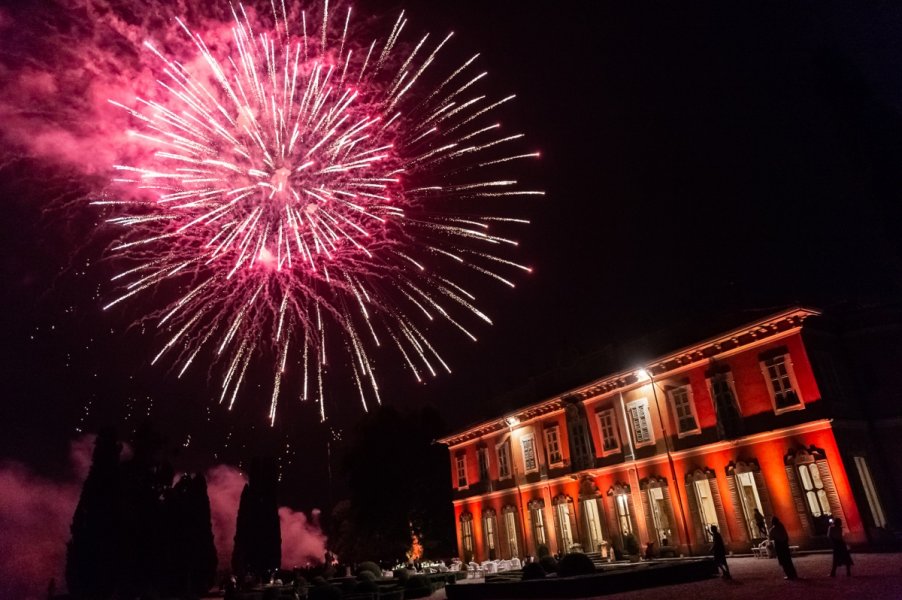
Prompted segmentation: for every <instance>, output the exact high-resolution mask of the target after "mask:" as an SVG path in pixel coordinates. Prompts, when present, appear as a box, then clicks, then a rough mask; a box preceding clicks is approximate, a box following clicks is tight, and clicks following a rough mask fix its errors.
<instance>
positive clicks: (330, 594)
mask: <svg viewBox="0 0 902 600" xmlns="http://www.w3.org/2000/svg"><path fill="white" fill-rule="evenodd" d="M307 597H308V598H309V599H310V600H341V588H340V587H338V586H337V585H333V584H331V583H324V584H322V585H318V586H316V587H314V588H311V589H310V593H309V594H308V596H307Z"/></svg>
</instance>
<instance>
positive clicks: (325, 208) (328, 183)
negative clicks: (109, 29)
mask: <svg viewBox="0 0 902 600" xmlns="http://www.w3.org/2000/svg"><path fill="white" fill-rule="evenodd" d="M317 12H318V13H319V14H318V16H317V18H316V19H315V20H314V18H313V17H312V16H311V15H310V14H309V13H307V12H305V11H301V10H299V9H293V10H291V11H287V10H286V8H285V6H284V4H282V5H280V6H278V7H276V6H275V5H274V6H273V7H272V15H271V17H270V20H269V22H268V24H265V23H264V21H265V19H263V18H262V17H256V16H255V15H254V14H253V13H252V12H251V11H248V10H246V9H245V8H244V7H243V6H239V7H237V8H235V9H234V10H233V17H234V25H233V27H232V30H231V38H230V39H217V41H216V43H215V44H213V43H210V44H209V45H208V44H207V43H206V42H205V40H204V36H203V35H201V34H199V33H197V32H194V31H192V30H190V29H189V28H188V27H187V26H186V25H185V24H184V23H183V22H182V21H181V20H177V22H178V24H179V26H180V27H181V29H182V31H183V33H184V36H186V37H187V38H188V39H190V41H191V42H193V44H194V48H195V51H196V56H194V57H192V58H191V59H190V60H189V61H186V62H179V61H177V60H175V59H173V58H171V57H168V56H167V53H166V52H165V51H164V50H163V49H161V47H159V46H157V45H156V44H154V43H153V42H149V41H148V42H145V44H144V45H145V47H146V50H147V51H148V52H149V53H151V54H152V55H153V56H152V60H153V62H154V63H155V65H156V68H157V69H158V77H157V79H158V84H159V88H158V89H157V90H155V92H154V94H153V97H152V98H137V99H136V100H135V101H134V102H125V101H120V100H111V102H112V103H113V104H115V105H117V106H119V107H121V108H122V109H123V110H126V111H128V113H130V115H131V118H132V119H133V121H134V126H135V129H134V130H133V131H132V132H131V135H132V136H133V138H134V139H135V142H136V143H140V144H144V145H146V146H148V147H149V148H151V150H152V151H151V152H150V154H149V156H148V158H147V159H146V160H142V161H139V162H138V163H137V164H128V165H116V167H115V168H116V170H117V172H118V174H119V175H118V177H117V179H116V180H115V181H116V182H117V184H121V185H124V186H132V187H136V188H139V189H140V191H137V190H135V191H133V192H131V193H127V192H126V191H124V190H123V192H122V194H121V196H122V197H125V198H129V199H126V200H112V201H107V200H104V201H101V202H97V204H107V205H115V206H116V207H117V208H118V209H119V210H121V211H123V212H121V213H120V214H117V215H115V216H114V217H113V218H110V219H109V222H110V223H113V224H115V225H118V226H121V227H123V228H124V233H123V236H122V239H121V240H120V241H119V242H117V244H116V245H115V246H114V247H113V252H114V254H115V255H117V256H119V257H120V258H121V259H122V261H123V263H125V264H127V268H126V269H125V270H124V271H123V272H121V273H119V274H118V275H116V277H115V278H114V279H115V280H116V281H117V283H119V284H121V285H122V288H121V289H122V292H121V294H120V295H119V296H118V297H117V298H115V299H114V300H112V301H111V302H110V303H109V304H108V305H107V306H106V307H105V308H109V307H111V306H113V305H115V304H118V303H119V302H122V301H124V300H126V299H129V298H131V297H132V296H135V295H137V294H140V293H142V292H144V291H146V290H151V289H166V290H172V289H174V290H176V296H175V299H174V300H173V301H172V302H171V303H170V304H168V305H167V306H165V308H163V309H162V310H160V311H159V312H158V313H155V314H154V320H155V321H156V325H157V327H158V328H159V329H160V330H161V331H163V332H165V340H166V341H165V343H164V344H163V347H162V348H161V349H160V351H159V353H158V354H157V355H156V356H155V357H154V359H153V362H154V363H156V362H157V361H158V360H161V359H164V358H166V359H167V360H171V361H173V364H174V365H175V366H176V370H177V372H178V374H179V376H181V375H182V374H183V373H185V372H186V370H187V369H189V368H190V367H191V365H192V364H194V363H195V362H196V361H197V360H198V357H204V358H206V357H212V359H213V364H214V365H217V369H218V370H219V371H221V374H222V376H221V380H220V386H221V389H220V391H219V392H218V395H219V402H220V403H223V404H227V405H228V406H229V407H231V406H232V405H233V404H234V402H235V400H236V398H237V397H238V396H239V394H240V391H241V389H242V384H243V383H244V382H245V381H246V375H247V372H248V367H249V365H251V364H252V363H253V361H254V360H255V358H257V357H259V356H260V354H261V353H263V352H264V351H265V352H269V353H271V354H272V355H274V356H275V357H276V361H275V364H274V365H273V367H272V370H273V384H272V397H271V402H270V411H269V417H270V420H271V422H274V420H275V417H276V408H277V405H278V401H279V398H280V394H286V393H287V392H285V391H284V390H282V387H283V386H282V378H283V374H284V373H285V372H286V369H289V368H291V367H294V366H297V369H296V371H297V373H298V374H299V377H298V380H299V382H300V385H299V388H300V389H299V390H298V392H297V394H296V395H299V396H300V398H301V399H303V400H306V399H314V400H316V401H317V402H319V406H320V414H321V416H322V417H323V418H325V401H324V387H325V384H324V376H325V370H326V366H327V365H328V364H330V361H331V363H337V364H339V365H340V366H341V369H340V370H344V373H345V374H346V375H350V377H351V378H352V379H353V381H354V382H355V383H356V388H357V390H358V391H359V395H360V400H361V402H363V405H364V408H365V407H366V405H367V401H368V399H375V400H376V401H377V402H378V401H379V387H378V384H377V379H376V373H375V364H374V363H375V358H374V352H375V350H376V349H377V348H380V347H382V348H385V347H389V348H393V349H394V351H393V352H392V354H394V355H396V356H397V357H398V360H399V361H400V362H401V363H402V364H404V365H406V367H407V368H408V369H409V370H410V372H411V373H412V374H413V375H414V377H416V378H417V379H418V380H421V379H422V378H423V377H424V376H427V375H428V376H435V375H436V374H437V372H438V371H440V370H446V371H448V372H450V368H449V366H448V364H447V363H446V362H445V360H443V359H442V356H441V355H440V353H439V352H438V350H437V348H436V346H435V344H434V343H433V342H432V341H431V340H430V338H429V336H428V335H427V332H428V331H429V329H431V328H430V327H429V326H428V324H429V323H430V322H433V321H444V322H446V323H448V324H450V325H451V326H453V327H454V328H456V329H458V330H459V331H460V332H462V333H463V334H464V335H466V336H467V337H469V338H471V339H472V340H475V339H476V338H475V337H474V336H473V334H472V333H471V332H470V330H469V329H468V327H469V325H468V323H469V322H470V321H473V320H474V317H475V318H476V319H480V320H483V321H485V322H488V323H491V321H490V319H489V317H488V316H486V315H485V314H484V313H483V312H481V311H480V310H479V309H478V308H477V306H476V304H475V300H476V296H475V294H474V293H473V292H471V291H470V290H469V289H468V288H469V287H470V286H469V284H470V282H471V280H472V279H474V278H486V279H490V280H493V281H495V282H500V283H503V284H507V285H509V286H513V285H514V284H513V282H512V281H511V279H510V273H513V272H516V271H517V270H524V271H528V270H529V269H528V268H527V267H525V266H523V265H520V264H518V263H516V262H513V261H511V260H509V259H507V258H505V257H504V251H505V250H508V249H511V248H514V247H515V246H516V245H517V244H516V242H515V241H514V240H512V239H510V238H509V237H507V236H506V235H504V234H503V233H499V232H497V231H495V230H496V229H498V228H501V227H508V226H511V225H516V224H522V223H526V221H524V220H521V219H516V218H510V217H506V216H499V215H497V214H493V215H492V216H486V215H476V214H472V213H473V212H479V211H480V210H482V209H483V208H484V207H485V205H486V203H488V202H495V203H497V202H498V201H499V200H504V201H506V202H511V201H514V202H516V197H518V196H528V195H540V194H542V192H540V191H535V190H525V189H522V187H520V186H518V184H517V182H516V181H515V180H513V179H510V178H504V177H499V175H498V173H497V171H498V169H500V168H505V167H506V166H508V165H510V164H512V163H514V162H516V161H519V160H523V159H530V158H535V157H537V156H538V153H535V152H523V151H522V150H518V149H517V146H518V144H520V143H522V137H523V136H522V134H505V133H502V128H501V125H500V124H499V123H498V122H497V120H496V119H497V117H496V112H497V111H498V109H499V108H500V107H502V106H503V105H505V104H506V103H508V102H509V101H510V100H512V99H513V96H507V97H503V98H491V97H490V96H488V95H486V94H485V93H483V92H480V91H478V90H479V84H480V83H481V80H482V79H483V77H484V75H485V73H484V72H478V71H477V70H476V69H475V67H474V64H475V63H476V58H477V57H476V56H474V57H473V58H471V59H470V60H468V61H466V62H465V63H464V64H463V65H461V66H458V67H455V68H452V69H450V70H447V71H446V72H444V73H443V74H441V73H439V74H436V73H435V72H436V71H440V70H441V69H440V68H439V67H438V66H437V64H438V61H437V58H438V55H439V52H440V50H441V49H442V47H443V46H445V45H446V44H448V43H449V41H450V39H451V37H452V36H451V35H450V34H449V35H448V36H446V37H445V38H444V39H442V40H441V41H439V42H437V43H432V42H431V41H430V39H429V36H428V35H426V36H424V37H423V38H422V39H420V40H419V41H417V42H416V43H410V44H408V43H404V42H402V41H401V40H402V37H401V33H402V30H403V29H404V28H405V25H406V24H407V20H406V18H405V17H404V14H403V13H402V14H401V16H400V17H399V18H398V19H397V21H395V23H394V26H393V27H392V28H391V30H390V31H389V33H388V35H387V36H385V37H383V38H381V39H376V40H374V41H372V43H369V44H365V45H360V44H359V43H358V42H357V41H356V40H355V37H354V36H353V35H349V31H350V27H351V10H350V8H348V9H346V11H345V10H342V11H341V13H340V14H334V15H333V14H330V12H329V7H328V3H326V4H325V6H323V7H322V9H321V10H320V11H317ZM477 56H478V55H477ZM437 75H438V76H437ZM427 82H432V83H431V84H427ZM504 197H511V199H505V198H504ZM162 295H165V294H162ZM327 349H329V352H327ZM339 353H340V354H342V356H331V355H332V354H339Z"/></svg>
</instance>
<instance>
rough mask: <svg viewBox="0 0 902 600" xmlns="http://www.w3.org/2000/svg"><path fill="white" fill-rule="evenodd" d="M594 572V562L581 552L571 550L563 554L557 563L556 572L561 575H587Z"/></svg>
mask: <svg viewBox="0 0 902 600" xmlns="http://www.w3.org/2000/svg"><path fill="white" fill-rule="evenodd" d="M594 572H595V564H594V563H593V562H592V559H591V558H589V557H588V556H586V555H585V554H583V553H582V552H571V553H570V554H567V555H565V556H564V557H563V558H562V559H561V560H560V562H559V563H558V565H557V574H558V575H559V576H561V577H571V576H573V575H588V574H590V573H594Z"/></svg>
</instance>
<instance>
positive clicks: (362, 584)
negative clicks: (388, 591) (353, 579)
mask: <svg viewBox="0 0 902 600" xmlns="http://www.w3.org/2000/svg"><path fill="white" fill-rule="evenodd" d="M354 592H355V593H358V594H360V593H366V594H373V593H378V592H379V584H377V583H376V582H375V580H373V579H361V580H360V581H358V582H357V585H356V586H354Z"/></svg>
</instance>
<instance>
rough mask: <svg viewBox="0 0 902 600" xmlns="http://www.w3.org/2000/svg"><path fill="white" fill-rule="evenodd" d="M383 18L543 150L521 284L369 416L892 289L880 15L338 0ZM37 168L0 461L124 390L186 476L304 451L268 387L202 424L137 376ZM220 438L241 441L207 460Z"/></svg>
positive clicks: (143, 358)
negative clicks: (421, 35)
mask: <svg viewBox="0 0 902 600" xmlns="http://www.w3.org/2000/svg"><path fill="white" fill-rule="evenodd" d="M381 5H386V6H389V7H390V8H392V10H391V11H390V14H393V13H395V12H396V11H395V10H394V9H395V8H399V7H401V6H403V7H404V8H406V9H407V10H408V12H409V15H410V17H411V19H412V22H411V25H412V26H413V28H414V30H416V31H424V30H429V31H435V32H437V33H438V32H443V31H447V30H449V29H453V30H454V31H455V32H457V34H458V35H459V37H458V38H456V40H455V42H456V43H457V44H459V45H461V46H462V47H463V48H465V49H468V50H479V51H481V52H482V53H483V58H484V63H483V64H484V65H486V67H487V69H488V70H489V73H490V77H491V80H492V86H493V87H494V88H495V89H497V90H499V92H505V91H507V90H511V91H515V92H516V93H517V94H518V99H517V101H516V103H515V106H514V108H513V110H511V111H508V113H507V117H506V119H507V121H508V122H509V123H510V124H511V127H512V128H522V129H523V130H524V131H526V132H527V133H528V137H529V140H530V142H529V144H530V146H531V147H535V148H537V149H540V150H541V151H542V153H543V159H542V161H541V169H540V171H539V172H538V174H536V175H535V176H534V177H535V178H537V180H538V181H539V182H540V183H539V185H541V186H542V187H543V188H544V189H545V190H546V191H547V195H546V197H545V198H544V200H541V201H539V202H534V203H533V204H532V205H531V209H530V212H531V217H532V220H533V225H532V226H531V227H530V228H529V229H528V232H527V234H526V235H525V236H524V238H523V243H522V245H521V247H522V256H524V257H526V260H528V262H529V263H530V264H532V265H533V266H534V267H535V272H534V273H533V274H532V275H531V276H530V277H528V278H526V279H525V280H524V281H523V282H522V284H521V285H519V286H518V288H517V289H516V290H513V291H510V290H507V289H503V290H500V291H498V292H497V293H487V294H485V300H483V301H481V303H480V304H481V306H482V307H484V308H485V309H486V310H487V312H488V313H489V314H490V315H491V316H492V317H493V319H494V321H495V326H494V327H492V328H485V329H483V330H482V331H481V332H479V337H480V341H479V343H477V344H471V343H469V342H468V341H466V340H460V341H458V340H454V339H448V340H445V342H446V343H445V348H446V354H447V355H448V356H449V357H450V359H451V360H450V362H451V364H452V365H453V367H454V370H455V372H454V374H453V375H451V376H443V377H441V378H440V379H439V380H437V381H435V382H432V383H430V384H428V385H422V386H417V385H415V384H414V383H413V382H412V381H411V380H410V379H409V378H408V376H407V374H406V373H404V375H405V376H404V377H398V376H396V375H392V374H391V373H390V371H391V370H390V369H389V368H387V367H383V368H382V373H383V378H384V380H383V384H384V385H383V393H384V397H385V398H386V401H387V402H389V403H392V404H397V405H402V406H416V405H418V404H422V403H430V404H433V405H435V406H437V407H438V408H439V410H440V411H441V413H442V414H443V416H444V417H445V419H446V420H447V421H448V423H449V424H451V425H454V426H460V425H463V424H465V423H467V422H470V421H473V420H475V419H479V418H482V417H485V416H492V414H487V413H486V412H485V411H486V408H485V407H486V404H485V403H486V401H489V400H491V399H492V398H494V397H496V396H498V395H499V394H501V393H502V392H505V391H507V390H509V389H512V388H516V387H517V386H519V385H521V384H522V383H524V382H525V381H526V380H527V379H528V378H529V377H531V376H535V375H539V374H541V373H543V372H546V371H548V370H551V369H553V368H555V367H559V366H561V365H565V364H567V363H569V362H571V361H573V360H575V358H576V357H578V356H580V355H583V354H586V353H589V352H591V351H592V350H594V349H596V348H597V347H600V346H604V345H605V344H611V343H616V342H618V340H626V339H629V338H634V337H636V336H639V335H642V334H646V333H649V332H653V331H656V330H659V329H662V328H667V327H668V326H671V325H673V324H677V323H683V322H687V321H694V320H700V319H702V320H703V319H706V318H707V317H708V315H712V314H722V313H738V314H740V315H741V314H742V311H744V310H748V309H761V308H767V307H777V306H781V305H784V304H787V303H792V302H804V303H809V304H814V305H818V306H825V307H830V306H837V305H843V304H847V303H854V304H861V303H868V302H873V301H879V300H892V299H895V298H896V296H897V294H898V291H899V289H898V288H899V285H898V284H899V282H900V281H902V272H900V270H902V269H900V267H902V265H900V258H902V256H900V237H899V234H898V231H897V230H898V228H899V225H900V223H902V204H900V200H902V181H900V177H899V175H898V174H899V173H900V167H902V119H900V113H899V111H900V108H902V7H900V6H899V5H896V4H892V3H886V4H878V3H867V4H866V5H865V4H862V3H856V2H849V3H846V4H842V3H830V2H789V3H787V2H773V3H764V2H757V3H751V2H728V3H724V2H711V3H707V2H683V3H660V2H654V3H652V2H626V1H624V2H573V3H559V2H553V3H552V2H544V3H539V2H531V3H523V2H509V1H503V2H489V1H482V2H463V3H461V2H436V1H434V0H430V1H428V2H425V1H424V2H413V1H411V2H405V3H403V5H402V4H399V3H396V2H392V3H379V2H359V3H356V4H355V6H357V7H358V9H359V10H361V11H366V10H367V9H372V10H374V11H375V10H381ZM40 169H41V168H40V166H39V165H34V164H32V163H28V162H25V163H23V162H17V163H15V164H12V165H7V167H5V169H4V170H3V171H0V197H2V198H3V202H4V206H5V208H6V214H5V217H4V218H3V219H2V228H3V229H2V234H0V244H2V251H0V256H3V259H2V263H0V268H2V277H3V286H2V291H0V302H2V306H3V310H2V311H0V315H2V325H3V329H2V335H3V348H2V363H0V364H2V369H3V371H2V380H3V388H2V389H3V392H2V394H3V400H2V402H0V423H2V424H3V425H2V432H3V434H2V435H0V456H6V457H12V458H17V459H20V460H23V461H25V462H27V463H30V464H33V465H35V466H36V467H38V468H42V469H52V468H53V465H54V463H56V462H59V461H60V459H61V457H62V456H64V452H65V446H66V443H67V442H68V439H69V437H70V436H72V435H73V434H74V431H75V427H76V426H78V423H79V420H80V419H81V418H82V417H83V410H84V409H83V407H84V406H85V404H86V402H87V401H88V400H91V401H92V402H93V404H92V410H91V412H90V413H89V414H88V416H87V418H86V419H85V426H87V427H88V428H91V427H95V426H96V425H97V424H99V423H100V422H103V421H104V420H113V421H117V420H119V422H120V423H121V419H123V417H124V415H125V414H126V413H127V411H126V410H125V408H124V407H125V406H126V404H127V403H128V402H127V400H128V399H129V398H132V399H133V400H132V401H131V406H133V407H134V409H133V411H132V412H133V413H139V412H142V411H146V409H147V404H148V403H147V400H146V398H148V397H150V398H152V399H153V408H152V411H151V413H152V415H153V416H154V418H155V419H157V420H159V421H161V422H162V423H163V424H164V427H165V428H166V429H167V430H168V433H169V434H170V435H171V436H172V439H174V440H178V441H179V442H181V441H182V440H184V439H185V436H186V435H187V433H189V432H190V433H191V434H192V443H191V445H190V447H189V450H188V451H186V455H188V456H190V460H193V461H199V462H207V463H209V462H212V461H213V460H214V458H212V457H211V453H212V452H213V451H214V450H215V451H216V452H217V453H220V454H219V455H218V457H217V458H218V459H227V460H236V459H237V458H241V457H242V456H245V457H246V455H247V454H249V453H252V452H256V451H259V450H260V448H264V447H265V446H266V445H267V444H272V443H275V442H271V441H266V442H264V441H261V440H266V439H269V440H272V439H277V440H285V439H290V440H296V443H297V445H298V448H307V449H308V450H309V452H310V453H314V452H315V449H316V448H322V447H323V444H322V440H323V439H324V435H325V433H324V432H323V431H322V430H320V429H319V428H316V427H312V426H310V425H309V424H308V423H309V417H310V416H309V415H308V417H307V419H299V418H294V419H289V422H288V423H283V424H282V425H280V427H279V428H277V430H276V431H268V428H266V427H265V426H264V424H263V417H264V413H265V412H266V408H265V406H264V404H265V400H264V399H263V398H262V397H265V396H266V393H267V392H266V391H265V390H264V392H263V393H262V394H261V396H262V397H261V402H260V403H258V404H256V405H253V406H251V407H250V408H248V409H247V410H244V411H238V412H239V413H240V414H237V415H236V414H233V415H221V414H219V409H218V408H215V407H214V408H213V409H212V410H210V416H209V418H210V421H209V424H208V425H205V424H206V423H207V421H206V418H207V414H206V412H207V399H208V398H209V394H208V393H207V392H206V391H205V390H206V389H207V382H206V381H205V379H204V377H203V375H199V376H196V377H195V378H194V379H190V378H189V380H188V381H181V382H176V381H175V379H174V377H173V376H172V375H171V374H167V373H166V371H165V369H150V368H149V367H148V366H147V361H148V355H149V354H150V353H151V352H150V350H151V348H153V347H154V342H153V340H152V339H151V338H149V337H147V336H141V335H139V333H138V332H136V331H125V330H124V325H125V323H124V322H120V321H116V320H115V319H114V320H110V319H109V318H107V315H101V314H100V310H99V302H98V301H96V300H95V299H93V294H94V291H95V286H96V285H97V282H98V281H100V280H101V279H102V278H103V277H102V275H103V274H104V273H103V271H104V267H103V266H99V267H92V268H89V269H87V271H86V272H85V274H81V273H82V272H83V271H85V269H84V268H83V264H84V261H85V259H86V258H87V257H90V256H91V252H92V249H91V247H90V246H88V247H83V245H82V244H81V242H80V239H81V236H82V235H83V234H84V232H85V230H86V229H87V227H88V225H89V224H90V217H85V219H84V222H79V221H78V220H77V219H76V220H74V222H64V223H61V222H59V219H57V218H55V216H54V215H53V214H46V213H44V212H43V203H42V200H45V199H46V198H50V197H55V196H56V195H57V193H58V190H57V189H56V188H55V187H54V186H53V184H52V183H50V184H48V183H47V181H46V179H45V178H44V177H43V176H42V174H41V170H40ZM60 188H61V189H63V188H64V186H60ZM72 195H73V198H75V197H77V195H78V190H74V191H73V192H72ZM73 256H75V258H73ZM487 290H488V291H491V288H487ZM70 307H71V310H70ZM51 326H53V327H54V329H50V327H51ZM69 355H71V358H70V359H69V360H67V356H69ZM623 358H624V360H627V361H629V360H635V361H636V363H637V364H638V362H639V361H641V360H642V359H643V358H648V357H647V356H646V357H643V356H639V355H637V356H635V357H632V356H625V357H623ZM67 363H68V366H66V365H67ZM623 366H629V365H626V364H625V365H623ZM600 374H601V373H599V375H600ZM540 399H541V398H538V397H536V398H532V400H540ZM344 406H345V408H344V410H343V411H335V410H333V416H334V418H335V422H336V424H337V425H339V426H341V427H344V428H348V427H349V426H350V425H352V424H353V422H354V421H355V420H356V418H357V417H358V416H359V408H358V406H359V405H358V404H357V403H356V401H355V400H349V401H348V402H346V403H345V404H344ZM136 419H137V417H135V416H134V415H133V416H132V418H131V420H130V421H128V422H127V423H131V425H128V424H126V425H123V426H122V428H123V429H128V427H130V426H133V424H134V422H135V421H136ZM292 420H293V421H294V423H295V424H292V422H291V421H292ZM252 426H253V427H255V429H254V430H252V431H251V430H250V429H249V428H250V427H252ZM227 431H233V432H234V434H233V435H234V438H233V439H236V440H239V439H240V440H244V442H239V443H238V445H239V446H240V444H241V443H245V444H247V445H248V446H249V448H246V449H244V450H241V449H234V448H233V452H232V453H231V454H229V453H225V454H223V453H222V447H221V446H222V443H223V439H225V435H226V432H227ZM261 432H263V433H261ZM300 432H305V433H304V435H300ZM311 455H312V454H311Z"/></svg>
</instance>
